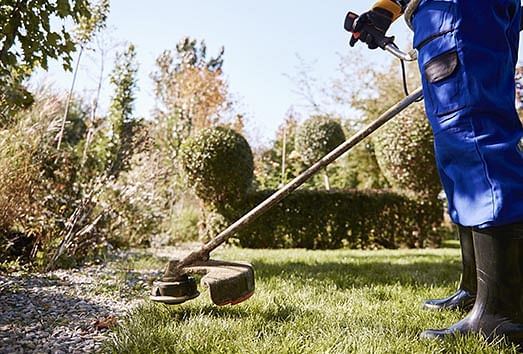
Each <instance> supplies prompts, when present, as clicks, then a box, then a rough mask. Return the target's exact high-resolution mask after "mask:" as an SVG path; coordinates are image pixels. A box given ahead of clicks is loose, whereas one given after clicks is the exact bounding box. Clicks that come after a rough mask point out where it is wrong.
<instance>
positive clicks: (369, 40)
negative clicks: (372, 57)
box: [349, 7, 393, 49]
mask: <svg viewBox="0 0 523 354" xmlns="http://www.w3.org/2000/svg"><path fill="white" fill-rule="evenodd" d="M392 21H393V14H392V13H391V12H390V11H388V10H385V9H382V8H380V7H375V8H373V9H372V10H370V11H367V12H364V13H363V14H361V15H360V17H359V18H358V20H357V21H356V25H355V27H354V33H353V34H352V37H351V39H350V42H349V44H350V46H351V47H354V46H355V45H356V43H357V42H358V41H362V42H364V43H366V44H367V46H368V47H369V49H376V48H378V40H379V38H377V34H378V35H380V36H381V38H383V37H385V33H386V32H387V30H388V29H389V27H390V25H391V23H392Z"/></svg>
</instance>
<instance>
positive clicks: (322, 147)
mask: <svg viewBox="0 0 523 354" xmlns="http://www.w3.org/2000/svg"><path fill="white" fill-rule="evenodd" d="M344 141H345V134H344V133H343V128H342V127H341V125H340V123H339V122H338V121H336V120H334V119H332V118H329V117H324V116H313V117H311V118H309V119H307V120H306V121H305V122H303V124H302V125H301V126H300V127H299V128H298V131H297V133H296V150H297V151H298V153H299V154H300V155H301V158H302V159H303V162H305V163H306V164H308V165H310V164H313V163H315V162H316V161H318V160H319V159H321V158H322V157H323V156H325V155H326V154H327V153H329V152H330V151H331V150H333V149H334V148H336V147H337V146H338V145H340V144H341V143H343V142H344Z"/></svg>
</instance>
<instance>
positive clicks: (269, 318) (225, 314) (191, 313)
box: [159, 303, 312, 323]
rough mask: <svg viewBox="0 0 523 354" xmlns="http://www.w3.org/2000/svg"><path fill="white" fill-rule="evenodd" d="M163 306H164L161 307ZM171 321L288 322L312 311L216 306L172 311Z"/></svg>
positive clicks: (281, 306)
mask: <svg viewBox="0 0 523 354" xmlns="http://www.w3.org/2000/svg"><path fill="white" fill-rule="evenodd" d="M159 306H162V305H159ZM169 312H170V316H171V319H173V320H175V321H177V322H185V321H190V320H192V319H194V318H198V317H202V316H204V317H209V318H219V319H243V318H246V317H252V316H256V317H257V318H260V320H265V321H266V322H280V323H281V322H288V321H292V320H294V319H295V318H296V317H297V316H303V315H311V314H312V312H311V311H310V310H304V309H303V308H300V307H299V306H295V305H293V304H284V303H282V304H270V305H269V306H264V307H262V308H257V309H256V310H253V309H251V308H248V307H242V306H227V307H216V306H214V305H204V306H199V307H186V308H184V307H180V308H172V309H170V311H169Z"/></svg>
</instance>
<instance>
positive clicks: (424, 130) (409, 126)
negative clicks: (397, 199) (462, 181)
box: [372, 103, 441, 199]
mask: <svg viewBox="0 0 523 354" xmlns="http://www.w3.org/2000/svg"><path fill="white" fill-rule="evenodd" d="M372 139H373V142H374V149H375V153H376V159H377V161H378V164H379V166H380V168H381V170H382V172H383V174H384V175H385V178H386V179H387V181H388V182H389V183H390V184H391V186H392V187H393V188H395V189H400V190H404V191H410V192H414V193H416V194H418V195H419V196H421V197H424V198H428V199H435V198H436V197H437V195H438V194H439V193H440V191H441V184H440V180H439V175H438V171H437V169H436V163H435V157H434V138H433V136H432V130H431V128H430V125H429V123H428V120H427V118H426V116H425V113H424V110H423V106H422V104H420V103H417V104H414V105H412V106H411V107H409V108H407V109H406V110H405V111H404V112H402V113H401V114H400V115H399V116H397V117H396V118H394V119H393V120H392V121H391V122H389V123H388V124H387V125H386V126H384V127H382V128H381V129H380V130H379V131H378V132H376V134H375V135H374V136H373V138H372Z"/></svg>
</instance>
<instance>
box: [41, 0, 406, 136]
mask: <svg viewBox="0 0 523 354" xmlns="http://www.w3.org/2000/svg"><path fill="white" fill-rule="evenodd" d="M372 3H373V1H360V0H358V1H355V0H350V1H349V0H322V1H311V0H300V1H298V0H284V1H282V0H266V1H261V2H254V1H246V0H190V1H189V0H187V1H179V0H149V1H136V0H134V1H129V0H112V1H111V13H110V15H109V19H108V30H107V31H106V32H107V33H106V34H105V35H104V37H107V38H111V39H110V40H107V41H108V42H112V43H124V42H131V43H133V44H134V45H135V46H136V49H137V52H138V62H139V65H140V69H139V73H138V86H139V92H138V94H137V100H136V105H135V108H136V114H137V115H138V116H143V117H148V116H151V111H152V110H153V108H154V95H153V92H152V81H151V79H150V73H151V72H152V71H153V70H154V65H155V59H156V58H157V57H158V56H159V55H160V54H161V53H162V52H163V51H164V50H166V49H174V48H175V45H176V43H177V42H178V41H179V40H180V39H181V38H182V37H184V36H190V37H193V38H196V39H198V40H201V39H203V40H205V42H206V43H207V46H208V49H209V51H208V52H209V55H213V54H216V53H217V52H218V50H219V48H220V47H221V46H224V47H225V56H224V67H223V70H224V74H225V77H226V79H227V81H228V83H229V89H230V92H231V94H232V95H233V97H234V98H235V99H236V100H237V101H238V103H239V104H238V107H237V109H238V110H239V111H240V112H241V113H245V116H246V119H247V127H246V130H247V134H248V136H249V137H250V138H251V139H253V140H256V142H257V143H264V144H266V143H269V142H270V141H271V139H273V138H274V136H275V132H276V130H277V128H278V126H279V125H280V124H282V122H283V120H284V118H285V115H286V113H287V112H288V111H289V109H290V108H291V107H294V109H295V110H296V111H298V112H300V110H305V109H304V108H302V107H303V105H304V103H305V102H304V100H303V98H302V97H301V96H300V95H299V94H298V93H296V90H297V89H298V88H297V85H296V82H295V81H293V80H292V79H291V78H292V77H295V76H296V75H297V73H298V72H299V68H300V65H301V63H306V64H307V67H309V68H310V70H311V71H312V72H311V75H312V76H314V77H316V78H318V79H319V80H320V81H324V82H327V81H328V80H329V79H331V78H334V77H335V76H336V70H337V67H338V64H339V60H340V55H341V56H344V57H349V58H350V57H351V56H352V54H356V53H360V54H361V57H363V59H364V60H367V59H368V60H369V61H373V62H376V64H377V65H386V62H387V61H389V60H391V59H390V55H388V54H387V53H385V52H383V51H381V50H376V51H370V50H368V49H367V48H366V47H365V46H363V45H361V46H359V47H358V48H355V49H354V48H349V46H348V39H349V34H348V33H346V32H345V31H344V29H343V22H344V18H345V15H346V13H347V11H349V10H351V11H353V12H356V13H361V12H363V11H365V10H366V9H368V7H369V6H370V5H372ZM388 34H391V35H396V37H397V43H398V45H400V47H403V48H406V46H408V44H409V38H411V35H410V33H409V30H408V29H407V27H406V25H405V23H404V21H403V20H398V21H396V23H395V24H394V25H393V26H392V28H391V29H390V30H389V33H388ZM95 58H96V57H95V56H94V55H93V54H88V55H87V56H86V58H84V59H83V60H82V62H81V66H80V72H79V76H78V80H77V85H76V88H75V91H76V92H77V93H80V94H81V93H83V94H84V95H87V96H88V95H89V94H90V93H91V94H92V92H93V90H94V88H95V87H96V81H97V79H96V77H97V75H98V73H99V72H100V61H99V60H96V59H95ZM105 62H106V63H105V72H106V73H108V72H109V69H110V67H111V66H112V59H106V60H105ZM355 65H357V63H356V64H355ZM395 74H396V73H395ZM397 75H399V74H397ZM34 81H35V82H46V83H50V84H51V85H52V86H54V87H55V88H57V89H60V90H64V91H65V90H67V89H68V88H69V86H70V85H71V81H72V73H66V72H63V70H62V69H61V66H60V65H58V64H55V65H52V66H51V68H50V70H49V71H48V72H46V73H43V72H39V73H37V75H36V76H35V78H34ZM347 84H348V85H350V83H347ZM110 95H111V91H110V85H109V84H108V82H107V80H106V81H104V91H103V94H102V100H101V105H102V109H103V108H104V107H107V105H108V102H109V98H110Z"/></svg>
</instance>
